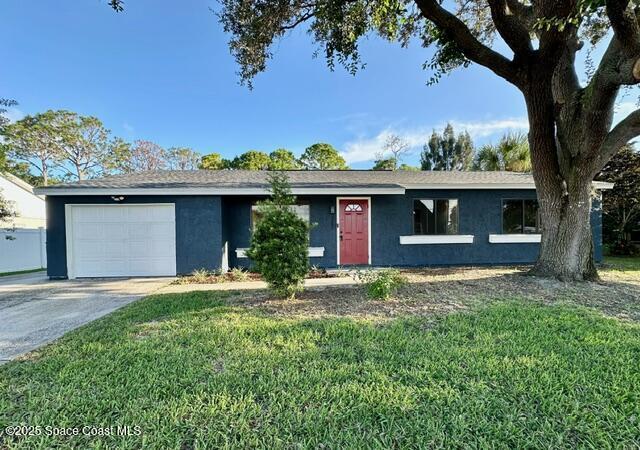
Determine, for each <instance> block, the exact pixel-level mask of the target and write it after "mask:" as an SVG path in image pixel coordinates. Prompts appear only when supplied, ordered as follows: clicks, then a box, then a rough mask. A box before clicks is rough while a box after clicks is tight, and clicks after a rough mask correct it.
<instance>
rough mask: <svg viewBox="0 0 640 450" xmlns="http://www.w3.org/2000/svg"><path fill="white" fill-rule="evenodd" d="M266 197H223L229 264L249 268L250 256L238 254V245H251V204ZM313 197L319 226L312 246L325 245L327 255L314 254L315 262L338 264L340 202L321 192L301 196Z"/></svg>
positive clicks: (311, 201)
mask: <svg viewBox="0 0 640 450" xmlns="http://www.w3.org/2000/svg"><path fill="white" fill-rule="evenodd" d="M262 199H264V197H225V198H223V204H224V208H223V209H224V212H225V213H224V214H225V223H226V227H227V228H228V230H229V232H228V233H227V236H226V239H227V242H228V249H229V267H244V268H248V267H250V265H251V262H250V260H249V259H248V258H238V257H237V255H236V251H235V250H236V249H237V248H246V247H249V242H250V240H251V205H252V204H253V203H254V202H256V201H259V200H262ZM299 200H302V201H309V205H310V208H309V215H310V220H311V223H315V224H316V226H315V227H314V228H313V229H312V230H311V235H310V236H309V239H310V242H309V244H310V245H311V247H324V256H322V257H313V258H310V262H311V264H312V265H316V266H318V267H335V265H336V232H335V230H336V225H335V224H336V216H335V213H334V214H331V207H334V208H335V206H336V197H335V196H327V195H319V196H313V197H299Z"/></svg>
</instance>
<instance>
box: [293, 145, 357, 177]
mask: <svg viewBox="0 0 640 450" xmlns="http://www.w3.org/2000/svg"><path fill="white" fill-rule="evenodd" d="M300 163H301V164H302V165H303V166H304V168H305V169H307V170H346V169H348V168H349V166H347V162H346V161H345V160H344V158H343V157H342V156H340V153H338V151H337V150H336V149H335V148H333V146H332V145H331V144H326V143H324V142H319V143H317V144H313V145H311V146H309V147H307V148H306V149H305V151H304V153H303V154H302V156H301V157H300Z"/></svg>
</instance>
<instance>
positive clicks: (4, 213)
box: [0, 98, 18, 222]
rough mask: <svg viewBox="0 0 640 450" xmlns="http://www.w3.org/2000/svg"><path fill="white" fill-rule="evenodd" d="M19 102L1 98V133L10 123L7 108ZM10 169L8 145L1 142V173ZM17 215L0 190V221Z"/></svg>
mask: <svg viewBox="0 0 640 450" xmlns="http://www.w3.org/2000/svg"><path fill="white" fill-rule="evenodd" d="M17 104H18V103H17V102H16V101H15V100H9V99H6V98H0V135H1V134H2V131H3V130H4V127H5V126H6V125H8V124H9V118H8V117H7V115H6V114H7V108H11V107H12V106H16V105H17ZM8 169H9V158H8V157H7V147H6V146H5V145H4V144H3V143H0V173H2V172H5V171H7V170H8ZM14 216H15V210H14V208H13V205H12V204H11V202H9V200H7V199H5V198H4V197H3V196H2V190H0V222H6V221H7V220H8V219H10V218H11V217H14Z"/></svg>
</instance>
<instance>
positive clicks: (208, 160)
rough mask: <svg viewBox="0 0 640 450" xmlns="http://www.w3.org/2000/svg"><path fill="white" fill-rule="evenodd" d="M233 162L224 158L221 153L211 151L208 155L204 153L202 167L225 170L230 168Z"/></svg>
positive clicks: (201, 161)
mask: <svg viewBox="0 0 640 450" xmlns="http://www.w3.org/2000/svg"><path fill="white" fill-rule="evenodd" d="M230 165H231V162H230V161H229V160H227V159H224V158H222V156H221V155H220V153H209V154H208V155H204V156H203V157H202V159H201V160H200V165H199V168H200V169H207V170H223V169H229V168H230Z"/></svg>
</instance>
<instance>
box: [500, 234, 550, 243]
mask: <svg viewBox="0 0 640 450" xmlns="http://www.w3.org/2000/svg"><path fill="white" fill-rule="evenodd" d="M541 238H542V235H541V234H490V235H489V242H490V243H492V244H537V243H540V239H541Z"/></svg>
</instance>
